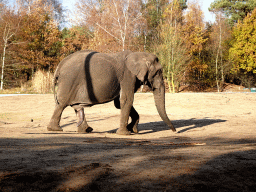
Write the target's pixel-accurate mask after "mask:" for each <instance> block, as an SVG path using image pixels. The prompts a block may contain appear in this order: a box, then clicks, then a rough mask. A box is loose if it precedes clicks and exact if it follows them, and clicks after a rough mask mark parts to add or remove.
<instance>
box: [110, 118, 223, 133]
mask: <svg viewBox="0 0 256 192" xmlns="http://www.w3.org/2000/svg"><path fill="white" fill-rule="evenodd" d="M223 122H226V120H222V119H206V118H205V119H195V118H192V119H181V120H174V121H172V123H173V125H174V127H175V128H176V130H177V133H183V132H187V131H190V130H193V129H197V128H202V127H205V126H208V125H212V124H215V123H223ZM116 130H117V129H114V130H110V131H108V132H109V133H113V132H115V131H116ZM138 130H139V134H148V133H155V132H159V131H166V130H170V128H169V127H168V126H167V125H166V124H165V123H164V122H163V121H157V122H150V123H141V124H139V125H138Z"/></svg>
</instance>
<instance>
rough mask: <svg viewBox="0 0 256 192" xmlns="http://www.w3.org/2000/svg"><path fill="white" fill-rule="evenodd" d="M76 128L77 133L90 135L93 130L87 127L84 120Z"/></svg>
mask: <svg viewBox="0 0 256 192" xmlns="http://www.w3.org/2000/svg"><path fill="white" fill-rule="evenodd" d="M77 127H78V128H77V132H78V133H91V132H92V131H93V128H91V127H89V126H88V124H87V123H86V121H85V120H84V121H83V122H82V123H81V124H80V125H79V126H77Z"/></svg>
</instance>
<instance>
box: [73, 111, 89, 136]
mask: <svg viewBox="0 0 256 192" xmlns="http://www.w3.org/2000/svg"><path fill="white" fill-rule="evenodd" d="M75 111H76V114H77V115H78V118H79V120H78V123H77V127H78V129H77V131H78V132H79V133H90V132H92V130H93V129H92V128H91V127H89V125H88V124H87V122H86V119H85V116H84V108H81V109H79V110H78V111H77V110H75Z"/></svg>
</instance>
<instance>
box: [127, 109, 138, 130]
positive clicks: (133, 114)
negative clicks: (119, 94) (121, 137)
mask: <svg viewBox="0 0 256 192" xmlns="http://www.w3.org/2000/svg"><path fill="white" fill-rule="evenodd" d="M130 117H131V118H132V122H131V123H130V124H129V125H128V126H127V129H128V131H131V132H132V133H138V124H139V120H140V116H139V114H138V113H137V111H136V110H135V109H134V107H133V106H132V108H131V111H130Z"/></svg>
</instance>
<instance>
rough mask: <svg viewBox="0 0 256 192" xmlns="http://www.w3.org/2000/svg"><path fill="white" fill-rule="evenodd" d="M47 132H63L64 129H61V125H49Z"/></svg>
mask: <svg viewBox="0 0 256 192" xmlns="http://www.w3.org/2000/svg"><path fill="white" fill-rule="evenodd" d="M47 130H48V131H63V129H62V128H60V126H59V125H52V124H49V125H48V126H47Z"/></svg>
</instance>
